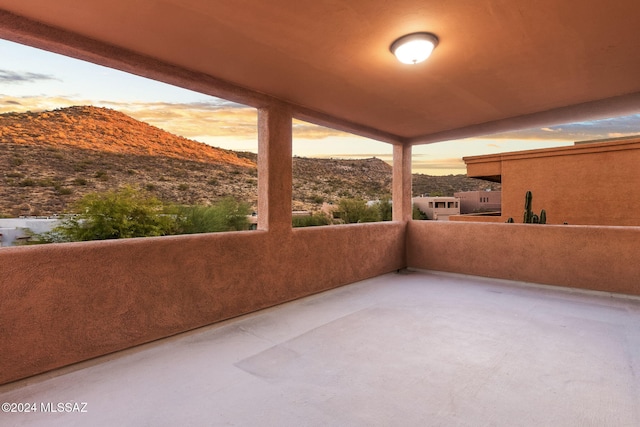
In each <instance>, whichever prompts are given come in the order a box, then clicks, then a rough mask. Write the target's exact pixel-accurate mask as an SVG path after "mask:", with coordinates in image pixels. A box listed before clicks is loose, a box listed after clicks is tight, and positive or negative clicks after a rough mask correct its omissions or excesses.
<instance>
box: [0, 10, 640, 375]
mask: <svg viewBox="0 0 640 427" xmlns="http://www.w3.org/2000/svg"><path fill="white" fill-rule="evenodd" d="M157 3H158V2H148V1H146V0H145V1H140V2H135V4H134V3H132V2H127V1H124V0H118V1H115V2H114V1H95V2H82V3H79V2H72V1H70V0H65V1H62V2H45V1H40V0H38V1H34V2H15V1H9V0H0V7H1V8H2V9H4V10H0V23H1V24H2V25H0V37H3V38H6V39H9V40H13V41H16V42H20V43H24V44H28V45H32V46H35V47H39V48H43V49H47V50H50V51H54V52H59V53H63V54H66V55H69V56H73V57H76V58H81V59H84V60H89V61H92V62H95V63H99V64H102V65H106V66H110V67H113V68H117V69H120V70H124V71H129V72H133V73H136V74H140V75H143V76H145V77H149V78H153V79H156V80H160V81H164V82H168V83H171V84H175V85H178V86H181V87H184V88H188V89H192V90H195V91H198V92H202V93H206V94H210V95H214V96H220V97H222V98H225V99H228V100H232V101H235V102H241V103H245V104H247V105H250V106H253V107H256V108H258V109H259V111H260V113H259V126H258V131H259V154H258V157H259V162H258V168H259V170H258V178H259V183H258V186H259V191H258V193H259V194H258V205H259V210H260V212H259V215H260V216H259V224H258V228H259V230H258V231H255V232H238V233H220V234H206V235H197V236H175V237H159V238H148V239H130V240H121V241H106V242H86V243H69V244H60V245H48V246H40V247H19V248H2V250H0V265H2V271H1V273H0V316H1V322H0V346H1V347H0V355H1V357H0V383H7V382H10V381H14V380H17V379H20V378H25V377H28V376H31V375H35V374H38V373H42V372H45V371H47V370H51V369H55V368H58V367H61V366H65V365H69V364H73V363H76V362H80V361H83V360H87V359H90V358H93V357H97V356H100V355H104V354H109V353H111V352H115V351H118V350H121V349H125V348H129V347H132V346H135V345H138V344H141V343H145V342H149V341H153V340H156V339H159V338H162V337H167V336H171V335H173V334H177V333H180V332H184V331H187V330H191V329H194V328H198V327H200V326H203V325H208V324H211V323H214V322H218V321H220V320H223V319H228V318H231V317H234V316H238V315H241V314H244V313H248V312H251V311H255V310H259V309H261V308H265V307H269V306H273V305H276V304H280V303H282V302H285V301H289V300H292V299H295V298H299V297H301V296H305V295H309V294H312V293H316V292H320V291H323V290H325V289H330V288H333V287H338V286H341V285H344V284H347V283H352V282H355V281H358V280H361V279H364V278H369V277H373V276H376V275H380V274H382V273H387V272H390V271H393V270H396V269H400V268H403V267H407V266H408V267H415V268H425V269H433V270H443V271H452V272H458V273H466V274H476V275H481V276H487V277H498V278H509V279H515V280H525V281H532V282H537V283H546V284H554V285H563V286H573V287H580V288H585V289H597V290H603V291H612V292H622V293H629V294H640V289H639V288H638V283H640V278H639V277H638V269H637V266H636V264H637V260H636V254H637V252H638V251H637V249H638V242H639V241H640V228H639V227H635V226H621V227H601V226H598V227H592V226H576V225H569V226H554V225H549V226H546V227H540V226H535V225H521V224H482V223H475V222H465V223H453V222H451V223H441V222H416V221H411V220H410V215H411V145H412V144H418V143H427V142H433V141H440V140H448V139H449V140H450V139H455V138H463V137H467V136H475V135H478V134H482V133H484V134H486V133H491V132H498V131H506V130H510V129H520V128H526V127H531V126H535V125H542V124H544V125H549V124H551V123H559V122H563V121H565V122H566V121H571V120H576V119H585V118H588V117H596V116H599V115H602V114H604V113H607V114H622V113H625V112H629V111H636V110H637V105H638V99H640V92H639V91H640V80H638V79H637V77H636V76H637V74H638V73H637V71H638V70H640V62H639V61H638V59H637V58H638V57H639V56H638V55H636V53H637V52H635V50H636V49H635V48H636V47H637V42H636V40H637V37H636V28H637V25H634V23H635V21H634V19H636V17H637V16H638V14H637V13H629V12H628V11H625V10H624V8H605V9H606V11H604V10H603V9H602V8H597V7H595V6H597V5H596V2H595V0H594V1H591V2H590V4H589V5H585V4H584V2H583V3H580V7H579V8H576V7H575V4H574V2H567V3H566V4H565V3H563V2H557V1H550V0H549V1H546V2H545V4H546V7H541V6H540V5H539V4H537V3H536V4H533V3H532V2H524V1H521V2H518V3H517V6H516V7H517V8H515V9H514V8H509V7H505V8H498V9H495V13H496V14H497V15H495V14H494V13H491V14H484V15H483V16H486V18H485V19H484V20H483V19H479V17H480V15H481V14H480V13H478V11H479V10H481V11H482V12H483V13H484V12H486V11H487V10H494V8H493V6H492V4H493V3H492V2H490V1H488V0H487V1H482V2H479V3H478V4H477V5H475V6H474V7H471V8H469V7H468V6H469V5H468V4H462V3H461V4H460V5H458V6H455V7H454V8H453V9H451V6H452V5H451V4H449V3H448V4H447V5H446V8H444V9H442V8H441V9H439V11H435V12H437V13H436V15H433V14H432V11H431V10H430V9H429V8H424V7H423V4H422V3H423V2H418V1H416V2H410V3H412V4H413V6H415V7H413V6H412V5H405V6H409V7H408V8H406V7H405V8H402V7H400V8H397V5H396V4H395V3H394V4H392V3H389V2H383V1H376V2H374V3H371V4H367V5H365V4H364V3H361V4H359V5H358V11H357V13H352V12H353V10H355V9H353V10H351V9H348V10H347V9H342V8H337V9H336V8H334V7H333V6H332V5H331V4H329V3H327V4H324V3H322V2H315V3H314V5H313V6H314V7H309V8H297V9H296V11H297V12H296V11H294V10H293V9H290V8H287V7H277V5H273V4H270V3H269V4H267V3H265V2H258V1H252V2H250V3H251V6H250V7H249V6H247V7H246V8H238V7H237V5H235V4H232V3H229V4H228V5H226V6H224V8H223V9H220V8H219V7H218V6H219V5H218V4H216V5H213V3H212V4H210V5H207V4H206V2H202V1H195V0H193V1H192V0H189V1H186V2H185V1H173V0H172V1H167V2H162V5H161V6H163V7H160V8H158V7H156V6H158V4H157ZM624 4H625V6H627V7H632V8H633V10H634V11H637V10H638V8H639V7H640V6H638V3H637V2H632V1H630V0H629V1H625V2H624ZM212 5H213V6H212ZM309 5H310V3H309V4H308V5H307V6H309ZM376 5H377V6H376ZM590 5H591V6H594V7H589V6H590ZM171 6H172V7H171ZM281 6H284V4H282V5H281ZM140 8H142V9H144V11H145V12H147V13H130V11H131V10H134V11H137V12H140V10H141V9H140ZM201 8H204V9H201ZM211 8H214V9H215V8H217V9H215V10H214V9H211ZM247 9H250V10H251V11H253V12H254V13H252V14H249V13H247V12H246V11H247ZM416 9H418V10H421V11H423V12H422V14H427V15H428V16H437V15H439V16H441V17H443V18H446V19H445V20H442V21H440V22H442V27H440V28H438V29H436V30H437V32H439V33H440V35H441V36H442V40H441V44H440V45H439V47H438V50H437V51H436V53H437V55H434V57H433V59H434V61H431V62H430V63H428V64H425V67H422V68H414V69H412V70H411V71H410V72H409V73H407V69H406V68H401V67H398V64H397V63H396V62H395V60H394V59H393V58H392V57H391V55H390V53H389V52H388V46H389V43H390V42H391V40H392V39H393V38H395V37H397V36H399V35H402V34H404V33H406V32H410V31H417V30H423V28H422V26H423V25H424V21H423V20H422V19H414V20H413V22H414V23H409V24H404V23H406V22H407V21H406V18H407V17H408V16H418V15H417V14H416V12H415V10H416ZM445 9H446V10H445ZM381 10H382V11H384V12H387V11H388V12H393V13H380V11H381ZM577 10H578V11H579V12H580V13H581V14H583V15H581V17H580V18H581V19H575V20H574V21H575V23H577V24H576V25H574V26H571V27H567V25H566V16H574V14H575V13H576V11H577ZM256 11H259V12H261V13H255V12H256ZM523 11H524V12H526V13H523ZM511 12H514V14H513V15H509V13H511ZM604 12H606V13H607V16H606V18H607V19H604V18H605V17H603V13H604ZM301 14H304V17H305V19H304V20H303V21H299V19H298V18H299V17H300V16H301ZM363 14H364V15H363ZM516 15H517V16H516ZM363 16H367V17H368V18H370V19H363ZM514 16H515V17H516V19H512V18H513V17H514ZM525 16H526V17H528V19H531V21H528V22H529V23H533V24H541V25H542V26H540V25H533V27H535V28H536V31H532V32H529V33H530V34H535V37H534V36H528V35H527V34H525V33H523V32H522V31H526V28H525V26H524V25H523V22H522V17H525ZM345 17H346V18H345ZM418 17H419V16H418ZM270 18H273V19H270ZM343 18H344V19H346V21H345V20H344V19H343ZM583 18H584V19H583ZM436 19H437V18H436ZM220 22H224V24H225V25H218V24H219V23H220ZM345 22H346V23H347V24H349V25H345ZM371 22H374V24H375V23H376V22H377V24H375V25H371ZM434 22H435V21H434ZM461 22H462V25H461ZM361 23H364V24H365V25H366V28H365V27H361V26H360V25H361ZM496 23H499V24H500V25H496ZM316 24H319V25H320V26H319V27H316V26H315V25H316ZM325 24H326V25H325ZM352 24H353V25H352ZM466 24H469V25H466ZM596 24H597V25H600V24H602V25H606V26H607V29H608V30H609V31H608V32H607V37H602V34H601V32H597V31H593V29H594V27H596V26H597V25H596ZM264 25H266V27H264ZM533 27H531V28H533ZM461 28H464V29H466V30H465V31H460V29H461ZM598 28H600V27H598ZM292 29H293V31H292ZM311 29H314V31H315V32H316V33H315V34H317V35H319V36H318V37H315V38H314V37H312V36H313V34H314V33H313V32H312V31H310V30H311ZM335 29H340V31H337V32H336V31H333V30H335ZM371 29H376V31H375V32H374V33H372V32H371V31H370V30H371ZM474 29H475V30H477V31H475V30H474ZM272 30H273V31H272ZM439 30H441V31H439ZM245 31H247V32H248V33H245ZM514 32H515V33H516V34H520V35H522V36H523V37H511V34H512V33H514ZM504 34H507V35H509V36H510V37H509V38H508V39H506V38H505V37H504ZM525 35H526V37H525ZM265 36H266V37H267V39H268V40H267V39H265ZM310 36H311V37H312V38H309V37H310ZM574 36H575V37H574ZM327 37H329V38H327ZM540 37H542V38H540ZM482 39H484V40H482ZM305 40H306V41H309V42H313V43H314V44H315V43H318V45H316V46H315V47H316V49H309V48H308V43H306V42H304V41H305ZM558 40H563V41H566V43H567V44H566V45H562V46H558V47H559V48H558V49H552V51H553V52H551V53H553V55H551V56H549V53H550V51H549V49H548V47H549V46H550V45H552V44H554V43H556V42H557V41H558ZM343 42H346V43H343ZM534 42H535V43H534ZM585 45H588V46H596V47H597V46H600V49H601V50H602V51H603V52H604V51H606V52H608V56H605V57H604V59H603V58H602V56H601V55H584V49H583V47H584V46H585ZM356 48H357V49H356ZM361 48H364V49H361ZM523 48H525V49H530V48H532V50H531V51H524V50H523ZM591 50H593V49H591ZM355 51H357V52H359V54H358V55H355V54H354V52H355ZM469 55H472V56H471V57H470V56H469ZM603 61H604V62H603ZM559 63H562V64H564V67H562V66H559V65H558V64H559ZM495 64H502V65H501V66H500V67H496V65H495ZM603 64H607V66H606V67H604V66H603ZM470 65H471V66H470ZM429 67H431V68H429ZM419 70H422V71H423V72H424V71H425V70H427V71H429V73H427V74H421V73H420V72H419ZM602 73H605V74H606V75H603V74H602ZM425 75H426V77H425ZM594 75H597V76H598V78H597V79H595V80H594V78H593V76H594ZM488 79H489V80H491V81H489V80H488ZM292 117H294V118H299V119H303V120H307V121H310V122H313V123H317V124H323V125H328V126H331V127H334V128H337V129H341V130H347V131H350V132H354V133H356V134H359V135H364V136H369V137H373V138H376V139H378V140H382V141H386V142H389V143H392V144H394V172H393V204H394V213H393V218H394V221H393V222H389V223H377V224H355V225H343V226H328V227H317V228H310V229H301V230H292V229H291V180H292V179H291V118H292ZM634 144H635V146H634V147H633V149H629V148H624V147H622V145H619V147H620V148H619V149H618V150H613V149H610V148H611V147H612V146H611V145H609V146H607V147H608V149H605V150H602V149H600V148H599V147H597V145H595V144H594V145H591V146H589V147H586V148H584V151H581V152H580V155H571V156H567V155H562V154H561V153H560V151H561V150H562V149H558V151H555V152H553V153H555V154H554V155H553V156H551V155H550V154H549V155H547V154H545V155H544V156H536V155H526V156H524V157H522V158H519V157H518V156H514V157H509V158H508V159H506V158H505V160H504V161H502V160H501V159H499V160H500V161H499V162H498V160H496V161H495V162H493V163H487V162H486V161H484V160H481V161H479V162H477V163H478V165H479V166H478V167H481V166H482V164H484V166H483V167H484V169H483V170H484V172H482V173H483V174H491V175H495V174H500V175H502V176H503V177H504V180H503V203H504V206H506V205H509V206H520V205H521V204H522V199H523V197H524V191H526V190H527V189H530V190H532V191H533V192H534V209H536V210H539V209H540V208H542V207H544V208H546V209H547V211H548V213H549V221H550V222H552V223H553V222H562V221H568V222H569V223H570V224H581V223H582V224H591V223H592V222H589V221H592V217H593V214H592V213H591V212H590V211H588V210H587V213H586V214H584V215H583V216H581V217H578V216H574V217H569V216H567V215H568V214H565V216H564V217H561V216H560V215H559V214H558V212H561V211H562V209H563V208H564V205H562V203H565V202H564V201H563V200H560V199H559V198H557V197H556V196H554V194H555V191H556V190H558V189H559V188H558V186H557V183H558V182H569V183H573V184H577V183H579V184H580V185H581V186H582V187H581V192H580V193H579V194H578V197H577V198H576V199H575V200H577V201H579V202H580V201H582V200H583V199H587V197H591V195H592V194H594V193H596V194H598V195H599V196H601V197H605V199H604V200H603V199H602V198H599V199H597V200H598V202H599V203H601V202H603V201H609V200H607V199H606V197H609V196H608V195H607V194H605V190H606V191H608V190H607V189H610V188H616V187H617V188H623V186H625V185H626V186H627V191H632V192H634V191H635V192H634V193H631V194H632V195H633V197H628V196H627V197H626V198H625V202H627V203H630V204H629V205H628V206H626V207H625V209H624V210H617V211H616V212H617V213H616V214H615V215H617V221H618V223H624V224H626V225H629V224H633V225H638V224H637V222H635V223H634V221H632V219H633V218H631V215H635V212H638V211H640V205H639V203H640V197H638V196H637V191H638V190H637V189H636V188H633V187H631V186H629V185H628V184H629V183H637V182H640V180H639V179H638V178H639V176H638V175H637V174H638V170H637V169H636V170H634V171H633V172H632V173H633V175H631V176H630V175H628V173H627V174H624V175H623V174H622V173H621V171H625V170H626V171H628V170H630V169H631V168H632V167H637V165H638V164H639V163H638V160H639V159H638V157H637V154H636V153H637V152H638V150H637V149H636V148H637V141H636V142H634V143H631V144H630V146H631V145H634ZM577 149H578V148H576V150H577ZM567 150H569V149H567ZM590 150H596V151H597V150H600V151H599V154H598V156H592V154H593V153H590ZM634 150H635V151H634ZM569 151H570V150H569ZM554 156H555V157H558V159H559V158H560V157H565V158H568V159H570V160H569V161H570V162H572V163H571V165H570V166H567V165H565V164H562V163H559V160H558V159H555V157H554ZM546 157H550V158H553V159H554V160H547V159H546ZM528 168H529V169H531V170H532V171H534V172H535V174H537V175H536V176H537V178H532V176H531V171H530V170H528ZM596 171H597V175H600V177H599V178H598V179H599V180H600V181H599V182H597V180H596V179H595V178H594V176H595V175H596V174H595V172H596ZM507 177H511V178H508V179H507ZM525 178H526V179H527V182H533V183H534V185H535V186H534V187H532V188H529V187H528V186H527V188H524V182H525ZM563 180H564V181H563ZM586 182H592V183H593V185H595V187H586V186H585V185H584V183H586ZM510 187H511V188H512V189H513V190H509V191H513V192H512V193H511V194H507V193H506V189H507V188H510ZM520 187H523V188H520ZM575 200H574V203H575ZM616 200H617V199H616ZM629 200H632V201H631V202H629ZM572 206H573V205H572ZM589 209H591V210H593V206H592V205H589ZM576 212H577V210H576ZM629 212H632V213H629ZM504 214H505V215H512V216H514V218H517V217H518V216H519V215H520V214H521V208H520V207H518V208H517V209H516V208H515V207H514V208H512V210H509V211H506V210H505V212H504ZM574 215H578V214H577V213H575V214H574ZM630 218H631V219H630ZM636 218H637V217H636ZM177 363H179V361H177Z"/></svg>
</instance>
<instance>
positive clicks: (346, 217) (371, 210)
mask: <svg viewBox="0 0 640 427" xmlns="http://www.w3.org/2000/svg"><path fill="white" fill-rule="evenodd" d="M336 215H337V217H338V218H339V219H341V220H342V221H343V222H344V223H345V224H354V223H359V222H376V221H390V220H391V217H392V206H391V200H390V199H383V200H381V201H379V202H377V203H374V204H372V205H368V204H367V202H366V201H365V200H363V199H341V200H340V201H339V202H338V209H337V211H336Z"/></svg>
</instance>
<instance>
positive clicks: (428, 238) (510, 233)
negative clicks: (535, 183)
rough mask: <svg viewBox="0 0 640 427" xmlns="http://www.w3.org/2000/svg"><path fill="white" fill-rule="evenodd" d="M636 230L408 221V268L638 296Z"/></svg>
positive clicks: (638, 237)
mask: <svg viewBox="0 0 640 427" xmlns="http://www.w3.org/2000/svg"><path fill="white" fill-rule="evenodd" d="M639 243H640V227H607V226H602V227H598V226H577V225H538V224H504V223H501V224H494V223H477V222H476V223H472V222H455V223H454V222H449V223H447V222H439V221H438V222H436V221H411V222H410V223H409V225H408V228H407V263H408V265H409V266H410V267H415V268H422V269H429V270H439V271H449V272H455V273H464V274H472V275H477V276H486V277H495V278H501V279H511V280H519V281H524V282H534V283H541V284H549V285H558V286H567V287H574V288H582V289H591V290H598V291H608V292H618V293H624V294H632V295H640V268H639V267H638V262H639V258H638V248H639Z"/></svg>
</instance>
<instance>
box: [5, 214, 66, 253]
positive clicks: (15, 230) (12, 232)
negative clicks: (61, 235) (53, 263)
mask: <svg viewBox="0 0 640 427" xmlns="http://www.w3.org/2000/svg"><path fill="white" fill-rule="evenodd" d="M59 223H60V219H58V218H49V217H46V218H37V217H26V218H0V247H3V246H4V247H6V246H15V245H16V243H17V242H20V241H21V240H26V239H28V238H29V234H28V233H27V230H30V231H32V232H33V233H44V232H47V231H51V230H52V229H53V228H54V227H56V226H57V225H59Z"/></svg>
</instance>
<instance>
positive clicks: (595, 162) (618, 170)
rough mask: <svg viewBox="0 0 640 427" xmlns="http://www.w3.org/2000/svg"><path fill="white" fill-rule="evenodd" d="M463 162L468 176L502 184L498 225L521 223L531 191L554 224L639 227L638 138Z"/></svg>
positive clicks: (535, 207) (538, 207) (535, 203)
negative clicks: (499, 223) (525, 199)
mask: <svg viewBox="0 0 640 427" xmlns="http://www.w3.org/2000/svg"><path fill="white" fill-rule="evenodd" d="M463 160H464V162H465V163H466V164H467V175H468V176H469V177H473V178H481V179H486V180H488V181H494V182H501V183H502V214H501V217H500V218H496V220H501V221H503V222H504V221H506V220H507V219H508V218H509V217H512V218H513V219H514V220H515V222H522V215H523V210H524V197H525V194H526V192H527V191H531V192H532V193H533V211H534V212H540V210H541V209H545V211H546V213H547V223H550V224H563V223H565V222H566V223H568V224H571V225H617V226H638V225H640V186H639V185H638V183H640V168H639V167H638V165H640V137H638V136H636V137H632V138H629V137H627V138H616V139H609V140H599V141H585V142H576V143H575V145H573V146H566V147H556V148H545V149H538V150H526V151H516V152H509V153H500V154H489V155H484V156H473V157H465V158H464V159H463ZM463 218H464V217H463ZM456 219H459V218H456Z"/></svg>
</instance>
